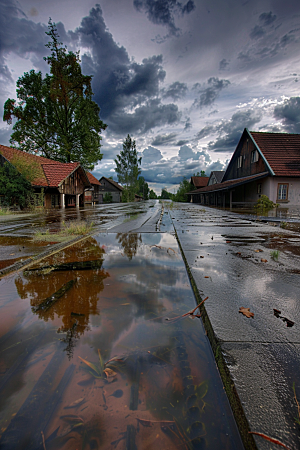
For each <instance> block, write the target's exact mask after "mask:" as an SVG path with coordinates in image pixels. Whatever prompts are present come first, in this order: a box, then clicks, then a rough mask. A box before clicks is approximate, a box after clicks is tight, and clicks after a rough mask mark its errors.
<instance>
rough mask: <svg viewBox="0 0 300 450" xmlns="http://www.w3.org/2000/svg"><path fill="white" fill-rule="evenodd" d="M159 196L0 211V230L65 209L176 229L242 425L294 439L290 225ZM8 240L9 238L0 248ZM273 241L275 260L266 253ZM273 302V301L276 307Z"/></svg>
mask: <svg viewBox="0 0 300 450" xmlns="http://www.w3.org/2000/svg"><path fill="white" fill-rule="evenodd" d="M161 206H162V205H161V204H160V203H158V202H155V201H150V202H145V203H140V204H127V205H126V204H125V205H124V204H120V205H116V204H114V205H106V206H102V205H101V206H99V207H96V208H89V209H84V210H79V211H76V210H69V211H68V210H66V211H57V212H50V213H48V214H45V215H36V216H30V215H29V216H25V217H24V216H23V217H21V218H18V217H17V216H16V217H14V218H13V219H12V220H7V219H6V220H5V219H2V218H1V223H0V236H1V235H2V236H10V237H15V238H17V237H19V236H22V237H24V238H29V237H31V236H32V235H33V233H34V232H35V231H36V230H37V229H40V228H42V229H47V228H50V230H51V229H52V230H55V229H57V228H59V226H60V223H61V221H62V220H65V221H67V220H73V219H84V220H87V221H92V222H94V224H95V227H96V229H97V230H99V231H103V232H105V231H108V232H124V233H126V232H152V233H155V232H157V231H160V232H167V233H172V234H173V233H174V232H175V230H176V233H177V236H178V239H179V241H180V244H181V247H182V249H183V252H184V255H185V258H186V260H187V263H188V265H189V268H190V270H191V272H192V275H193V277H194V280H195V282H196V284H197V288H198V290H199V292H200V294H201V296H202V298H204V297H206V296H208V297H209V299H208V300H207V301H206V303H205V307H206V311H207V313H208V316H209V319H210V322H211V324H212V327H213V330H214V333H215V336H216V339H217V340H218V341H219V343H220V345H221V348H222V352H223V356H224V358H225V360H226V362H227V365H228V368H229V370H230V373H231V376H232V378H233V380H234V383H235V386H236V389H237V392H238V395H239V397H240V400H241V402H242V405H243V408H244V411H245V414H246V417H247V419H248V422H249V425H250V429H251V430H252V431H256V432H261V433H264V434H267V435H269V436H272V437H273V438H277V439H280V440H281V441H282V442H283V443H285V444H286V445H287V446H289V447H291V448H294V449H299V448H300V445H299V436H300V426H299V425H298V424H297V423H296V421H295V418H297V415H298V411H297V405H296V401H295V399H294V393H293V389H292V388H293V383H295V389H296V395H297V398H298V399H300V375H299V374H300V371H299V368H300V354H299V350H300V333H299V323H300V295H299V294H300V278H299V277H300V237H299V234H297V233H294V232H291V231H287V230H283V229H281V228H279V227H275V226H271V225H268V224H265V223H260V222H255V221H251V220H249V219H247V218H246V217H243V216H241V215H239V214H235V213H231V212H228V211H222V210H217V209H212V208H207V207H203V206H201V205H192V204H175V203H173V204H171V203H168V202H165V204H164V209H163V210H162V207H161ZM3 239H4V237H3ZM17 247H20V246H19V243H18V244H17V245H15V246H14V244H13V243H11V246H9V248H8V249H7V250H6V252H7V257H8V258H9V257H10V256H9V255H10V254H13V253H15V252H16V248H17ZM3 248H4V247H1V251H2V249H3ZM42 250H44V249H42ZM276 250H278V251H279V255H278V260H276V257H274V253H273V258H272V256H271V255H272V254H271V252H273V251H276ZM18 251H19V252H20V256H21V255H22V254H23V252H25V251H27V253H28V252H29V253H30V251H29V250H28V247H26V246H25V247H24V250H23V249H21V251H20V248H19V250H18ZM34 251H35V252H38V251H41V250H39V249H34ZM9 252H10V253H9ZM11 258H12V259H13V256H11ZM240 307H245V308H250V311H251V312H253V313H254V317H253V318H247V317H245V316H244V315H242V314H240V313H239V308H240ZM274 309H276V310H278V311H281V312H280V313H278V314H277V316H279V317H277V316H275V315H274ZM285 319H288V320H289V321H291V322H294V324H293V326H289V327H288V326H287V323H289V324H291V323H290V322H287V321H286V320H285ZM255 440H256V443H257V446H258V448H259V449H262V450H264V449H270V448H277V446H274V445H273V446H272V444H270V443H268V442H267V441H264V440H263V439H262V438H260V437H256V438H255Z"/></svg>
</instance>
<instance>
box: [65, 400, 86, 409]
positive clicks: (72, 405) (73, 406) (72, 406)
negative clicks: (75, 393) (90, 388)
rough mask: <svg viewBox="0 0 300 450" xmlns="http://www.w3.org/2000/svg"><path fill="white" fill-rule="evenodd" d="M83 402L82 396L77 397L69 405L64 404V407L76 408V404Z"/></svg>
mask: <svg viewBox="0 0 300 450" xmlns="http://www.w3.org/2000/svg"><path fill="white" fill-rule="evenodd" d="M84 402H85V399H84V398H79V399H77V400H75V402H73V403H71V404H70V405H68V406H65V408H64V409H70V408H77V406H80V405H82V403H84Z"/></svg>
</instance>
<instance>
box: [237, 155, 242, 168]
mask: <svg viewBox="0 0 300 450" xmlns="http://www.w3.org/2000/svg"><path fill="white" fill-rule="evenodd" d="M242 165H243V156H242V155H241V156H239V157H238V159H237V168H238V169H240V168H241V167H242Z"/></svg>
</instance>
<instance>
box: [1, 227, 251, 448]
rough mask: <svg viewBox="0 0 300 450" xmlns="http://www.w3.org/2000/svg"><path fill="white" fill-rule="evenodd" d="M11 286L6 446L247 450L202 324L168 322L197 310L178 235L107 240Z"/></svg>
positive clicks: (4, 387)
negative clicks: (176, 236) (177, 239)
mask: <svg viewBox="0 0 300 450" xmlns="http://www.w3.org/2000/svg"><path fill="white" fill-rule="evenodd" d="M0 284H1V287H0V289H1V291H0V292H1V301H0V310H1V315H0V353H1V358H0V376H1V378H0V391H1V403H0V430H1V431H0V432H1V437H0V447H1V449H3V450H10V449H16V448H18V450H23V449H24V450H25V449H26V450H29V449H38V448H43V446H44V448H47V450H54V449H55V450H57V449H62V450H69V449H70V450H71V449H72V450H73V449H75V448H76V449H77V448H78V449H79V448H80V449H88V450H90V449H102V448H103V449H110V448H112V449H115V448H116V449H117V450H118V449H125V448H126V449H132V450H133V449H136V448H138V449H142V448H147V449H157V448H159V449H178V448H186V449H200V448H201V449H202V448H207V449H208V448H211V449H215V448H222V449H228V450H229V449H230V450H231V449H241V448H243V446H242V444H241V441H240V438H239V434H238V432H237V429H236V425H235V423H234V420H233V418H232V413H231V410H230V408H229V405H228V401H227V398H226V396H225V394H224V389H223V386H222V384H221V381H220V377H219V375H218V372H217V369H216V365H215V361H214V358H213V355H212V352H211V348H210V345H209V342H208V340H207V337H206V336H205V333H204V330H203V326H202V323H201V322H200V321H199V319H197V318H196V319H194V320H192V319H191V318H189V317H188V316H187V317H185V318H182V319H179V320H175V321H172V320H167V319H172V318H173V317H178V316H181V315H182V314H184V313H186V312H188V311H190V310H191V309H193V308H194V306H195V299H194V296H193V293H192V291H191V288H190V284H189V280H188V277H187V274H186V270H185V266H184V263H183V261H182V259H181V256H180V251H179V248H178V246H177V242H176V239H175V238H174V236H172V235H170V234H166V233H164V234H158V233H157V234H154V233H151V234H138V233H132V234H121V233H118V234H98V235H95V236H93V237H92V238H89V239H88V240H86V241H85V242H84V243H82V242H81V243H77V244H75V245H73V246H72V247H69V248H67V249H65V250H63V251H60V252H58V253H56V254H55V255H52V256H51V257H48V258H46V259H44V260H43V261H42V263H39V264H36V265H35V266H32V267H31V268H30V270H27V271H26V272H24V273H19V274H18V275H15V276H10V277H7V278H4V279H2V280H1V281H0ZM41 432H42V433H41ZM43 439H44V443H43Z"/></svg>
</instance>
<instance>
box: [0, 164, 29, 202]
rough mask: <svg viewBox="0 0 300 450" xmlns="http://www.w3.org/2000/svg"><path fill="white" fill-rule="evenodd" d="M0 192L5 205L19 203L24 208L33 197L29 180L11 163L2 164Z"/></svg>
mask: <svg viewBox="0 0 300 450" xmlns="http://www.w3.org/2000/svg"><path fill="white" fill-rule="evenodd" d="M0 192H1V195H3V204H4V206H13V205H18V206H20V207H21V208H24V207H26V206H27V205H29V203H30V200H31V199H32V197H33V189H32V187H31V184H30V183H29V181H27V180H26V178H25V177H24V176H23V175H21V174H20V173H19V172H18V171H17V169H16V168H15V167H14V166H12V165H11V164H9V163H5V164H4V165H3V166H0Z"/></svg>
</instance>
